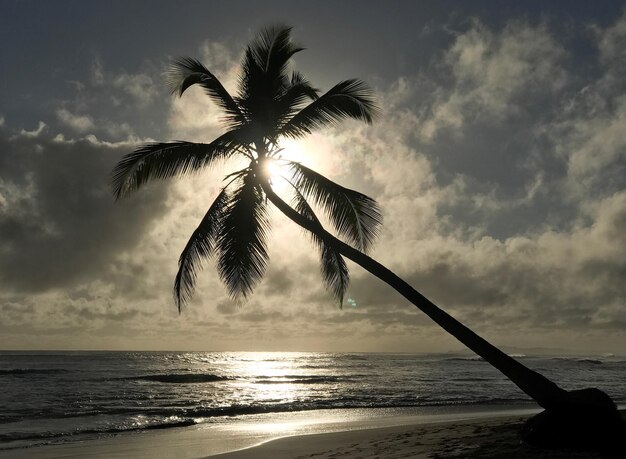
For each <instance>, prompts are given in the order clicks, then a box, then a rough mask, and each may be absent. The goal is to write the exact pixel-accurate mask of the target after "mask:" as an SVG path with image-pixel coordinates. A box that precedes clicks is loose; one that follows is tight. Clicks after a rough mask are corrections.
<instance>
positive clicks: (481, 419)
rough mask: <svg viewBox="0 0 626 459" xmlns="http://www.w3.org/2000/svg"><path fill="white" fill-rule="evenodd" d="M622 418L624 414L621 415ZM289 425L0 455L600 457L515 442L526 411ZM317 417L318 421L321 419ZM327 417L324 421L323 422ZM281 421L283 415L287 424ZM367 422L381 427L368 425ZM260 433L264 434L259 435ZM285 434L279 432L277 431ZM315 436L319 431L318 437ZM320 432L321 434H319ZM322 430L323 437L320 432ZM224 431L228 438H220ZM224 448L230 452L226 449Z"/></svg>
mask: <svg viewBox="0 0 626 459" xmlns="http://www.w3.org/2000/svg"><path fill="white" fill-rule="evenodd" d="M622 414H624V412H623V411H622ZM308 415H309V420H308V422H307V421H304V420H303V419H304V418H305V416H306V413H299V414H297V416H292V415H291V414H289V415H287V418H288V419H290V420H288V421H287V422H278V423H274V424H271V425H269V424H263V423H262V422H261V423H259V422H251V423H238V424H234V425H233V426H231V427H230V429H229V430H228V431H222V432H219V431H218V430H216V429H215V428H213V427H206V426H195V427H191V428H180V429H170V430H167V431H145V432H141V433H136V434H132V435H118V436H113V437H109V438H102V439H98V440H90V441H84V442H77V443H72V444H66V445H57V446H44V447H38V448H27V449H21V450H12V451H4V452H0V457H11V458H15V459H21V458H29V459H61V458H63V459H70V458H71V459H79V458H103V459H104V458H140V459H144V458H146V459H147V458H163V459H170V458H172V459H198V458H209V457H210V458H211V459H252V458H256V459H259V458H260V459H296V458H297V459H307V458H311V459H331V458H363V459H365V458H380V459H382V458H388V459H393V458H468V457H469V458H599V457H600V455H599V454H594V453H580V452H573V451H565V450H563V451H561V450H540V449H537V448H534V447H531V446H529V445H526V444H523V443H521V441H520V435H519V432H520V429H521V427H522V424H523V422H524V420H525V419H526V418H527V417H528V414H525V415H520V414H508V415H507V414H505V413H491V414H490V413H482V414H478V415H477V414H476V413H474V414H471V415H470V418H467V416H465V417H464V418H463V417H459V415H456V414H455V415H449V414H445V415H441V416H429V417H428V418H426V417H411V416H395V417H394V416H389V417H385V416H380V417H378V418H376V419H373V420H372V419H370V420H364V419H362V418H361V419H357V420H348V421H343V422H338V421H337V419H338V418H335V419H334V420H333V419H331V418H329V417H328V416H326V417H324V415H322V416H320V415H319V413H316V412H311V413H309V414H308ZM318 416H319V417H318ZM322 418H323V419H324V421H323V422H321V421H320V419H322ZM285 419H286V418H283V421H285ZM372 425H379V426H381V425H382V426H384V425H387V426H384V427H377V428H371V426H372ZM263 429H265V432H263ZM281 429H282V430H281ZM316 432H318V433H316ZM319 432H322V433H319ZM324 432H325V433H324ZM224 434H227V435H224ZM226 451H229V452H226Z"/></svg>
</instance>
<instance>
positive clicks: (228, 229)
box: [216, 173, 270, 299]
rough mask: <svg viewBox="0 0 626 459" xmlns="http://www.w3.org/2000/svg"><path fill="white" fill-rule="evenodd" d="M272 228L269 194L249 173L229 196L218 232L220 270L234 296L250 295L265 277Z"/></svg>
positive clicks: (217, 248) (223, 279) (218, 265)
mask: <svg viewBox="0 0 626 459" xmlns="http://www.w3.org/2000/svg"><path fill="white" fill-rule="evenodd" d="M269 229H270V223H269V218H268V216H267V206H266V202H265V196H264V194H263V192H262V191H261V190H260V188H259V187H258V184H257V183H256V180H255V178H254V177H253V176H252V173H250V175H247V176H245V177H244V178H243V184H242V186H240V187H239V189H237V190H236V191H235V192H233V194H232V195H231V198H230V200H229V203H228V206H227V207H226V209H225V213H224V218H223V219H222V224H221V225H220V231H219V234H218V236H217V242H216V250H217V253H218V262H217V270H218V272H219V275H220V277H221V279H222V281H223V282H224V284H225V285H226V288H227V289H228V292H229V293H230V295H231V297H233V298H235V299H236V298H238V297H239V296H243V297H247V296H248V295H249V294H251V293H252V290H253V289H254V286H255V285H256V283H257V282H258V281H259V280H260V279H261V278H262V277H263V274H264V273H265V269H266V267H267V263H268V261H269V256H268V253H267V248H266V240H267V235H268V232H269Z"/></svg>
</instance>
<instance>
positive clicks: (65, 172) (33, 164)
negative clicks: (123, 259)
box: [0, 123, 164, 292]
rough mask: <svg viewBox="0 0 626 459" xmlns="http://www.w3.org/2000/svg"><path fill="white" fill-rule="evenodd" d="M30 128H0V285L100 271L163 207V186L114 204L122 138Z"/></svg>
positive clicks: (17, 286) (72, 279) (33, 285)
mask: <svg viewBox="0 0 626 459" xmlns="http://www.w3.org/2000/svg"><path fill="white" fill-rule="evenodd" d="M44 127H45V124H44V123H40V125H39V128H38V129H37V130H36V131H30V132H29V131H22V132H20V133H19V134H17V135H11V134H10V132H9V131H7V130H2V131H0V133H1V134H2V136H1V137H0V145H1V150H2V151H3V155H2V156H0V171H1V172H0V195H1V196H2V198H1V199H0V202H1V203H2V204H1V205H2V213H1V214H0V241H1V242H0V247H1V249H0V250H1V252H2V257H1V260H0V279H2V284H3V289H4V290H5V291H15V292H18V291H24V292H35V291H45V290H46V289H50V288H62V287H64V286H70V285H73V284H75V283H76V282H79V281H81V280H85V279H90V278H92V277H97V276H100V275H104V274H105V273H106V271H107V266H108V263H110V262H111V260H112V259H113V258H115V256H116V255H118V254H119V252H120V251H123V250H125V249H126V248H127V247H130V246H132V245H133V244H134V243H136V241H137V239H138V238H140V237H141V235H142V233H143V230H144V229H145V225H146V224H147V223H148V221H149V220H151V219H152V218H156V217H157V216H158V215H159V214H160V213H161V212H162V210H163V202H162V201H163V196H164V194H163V190H159V189H158V188H156V189H154V190H153V193H151V194H144V195H143V196H141V197H139V198H138V199H136V200H134V201H132V202H130V203H124V205H118V206H116V205H114V203H113V199H112V197H111V194H110V192H109V189H108V180H109V173H110V170H111V168H112V165H113V164H114V162H115V161H116V160H117V159H119V157H121V155H122V154H123V153H125V152H127V151H128V150H129V149H130V148H131V145H130V144H129V143H106V142H101V141H98V139H96V138H95V137H94V136H91V137H88V138H85V139H80V140H76V141H66V140H65V139H64V138H63V137H56V138H52V137H51V136H50V135H47V134H46V133H45V131H44Z"/></svg>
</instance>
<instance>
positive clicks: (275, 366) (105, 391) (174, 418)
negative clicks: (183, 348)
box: [0, 351, 626, 452]
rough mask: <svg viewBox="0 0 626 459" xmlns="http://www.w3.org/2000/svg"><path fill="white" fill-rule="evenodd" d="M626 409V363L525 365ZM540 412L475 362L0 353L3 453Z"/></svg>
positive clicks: (314, 355) (382, 356) (421, 357)
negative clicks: (188, 429)
mask: <svg viewBox="0 0 626 459" xmlns="http://www.w3.org/2000/svg"><path fill="white" fill-rule="evenodd" d="M515 357H516V358H517V359H519V360H520V361H522V362H523V363H524V364H525V365H526V366H528V367H530V368H532V369H534V370H537V371H539V372H540V373H542V374H543V375H545V376H547V377H548V378H550V379H552V380H553V381H555V382H557V383H558V384H559V385H561V387H563V388H565V389H578V388H584V387H598V388H600V389H602V390H604V391H605V392H607V393H608V394H609V395H610V396H611V397H612V398H613V400H614V401H615V402H616V403H618V405H622V406H623V405H624V404H626V359H625V358H619V357H615V356H612V355H605V356H601V357H559V356H541V357H539V356H526V355H517V356H515ZM479 406H505V407H520V408H524V407H536V405H535V404H534V403H533V402H532V400H530V399H529V398H528V397H527V396H526V395H525V394H524V393H522V392H521V391H520V390H519V389H518V388H517V387H516V386H515V385H513V384H512V383H511V382H510V381H508V380H507V379H506V378H505V377H504V376H502V375H501V374H500V373H499V372H498V371H496V370H495V369H494V368H492V367H491V366H490V365H489V364H487V363H486V362H484V361H483V360H481V359H480V358H478V357H473V356H470V355H467V354H461V353H460V354H454V353H447V354H392V353H318V352H65V351H63V352H59V351H55V352H9V351H4V352H0V451H2V450H4V451H5V452H6V451H8V450H17V449H22V450H23V449H24V448H37V447H38V446H41V445H55V444H64V443H65V444H67V443H72V442H79V441H85V440H90V439H98V438H102V437H107V436H116V435H127V434H131V433H132V432H138V431H145V430H151V429H173V428H180V427H184V426H191V425H198V424H220V423H222V424H223V423H232V422H233V420H235V421H236V420H239V419H245V418H246V417H249V416H258V415H260V414H268V413H270V414H271V413H287V412H310V411H311V410H339V409H342V410H346V409H355V410H356V409H358V410H361V411H362V410H369V409H372V410H373V409H383V408H386V409H400V408H422V409H427V408H428V407H431V408H433V407H448V408H451V409H454V408H455V407H456V408H463V407H479Z"/></svg>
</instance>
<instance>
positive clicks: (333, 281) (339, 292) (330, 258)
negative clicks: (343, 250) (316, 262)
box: [293, 190, 350, 308]
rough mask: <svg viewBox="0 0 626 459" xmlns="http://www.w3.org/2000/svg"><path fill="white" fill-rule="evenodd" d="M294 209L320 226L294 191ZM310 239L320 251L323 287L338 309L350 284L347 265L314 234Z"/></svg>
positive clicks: (304, 200) (310, 210) (307, 206)
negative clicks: (337, 302) (336, 302)
mask: <svg viewBox="0 0 626 459" xmlns="http://www.w3.org/2000/svg"><path fill="white" fill-rule="evenodd" d="M293 207H294V209H295V210H296V211H297V212H298V213H299V214H301V215H303V216H304V217H306V218H307V219H309V220H311V221H314V222H316V223H317V224H319V225H320V226H321V223H320V221H319V219H318V218H317V216H316V215H315V212H313V209H311V206H310V205H309V203H308V202H306V199H305V198H304V196H302V194H301V193H300V192H299V191H298V190H295V193H294V202H293ZM309 234H310V235H311V239H312V240H313V242H314V243H315V244H316V245H317V246H318V248H319V250H320V255H321V259H320V268H321V271H322V279H323V280H324V286H325V287H326V289H327V290H329V291H330V292H331V293H332V294H333V295H334V296H335V298H337V300H338V301H339V307H340V308H341V307H342V306H343V298H344V296H345V293H346V290H347V289H348V284H349V283H350V273H349V271H348V265H346V262H345V260H344V259H343V257H342V256H341V254H340V253H339V252H338V251H337V250H335V249H334V248H333V247H332V246H331V245H329V244H327V243H325V242H324V240H323V239H322V238H321V237H320V236H319V234H316V233H309Z"/></svg>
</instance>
